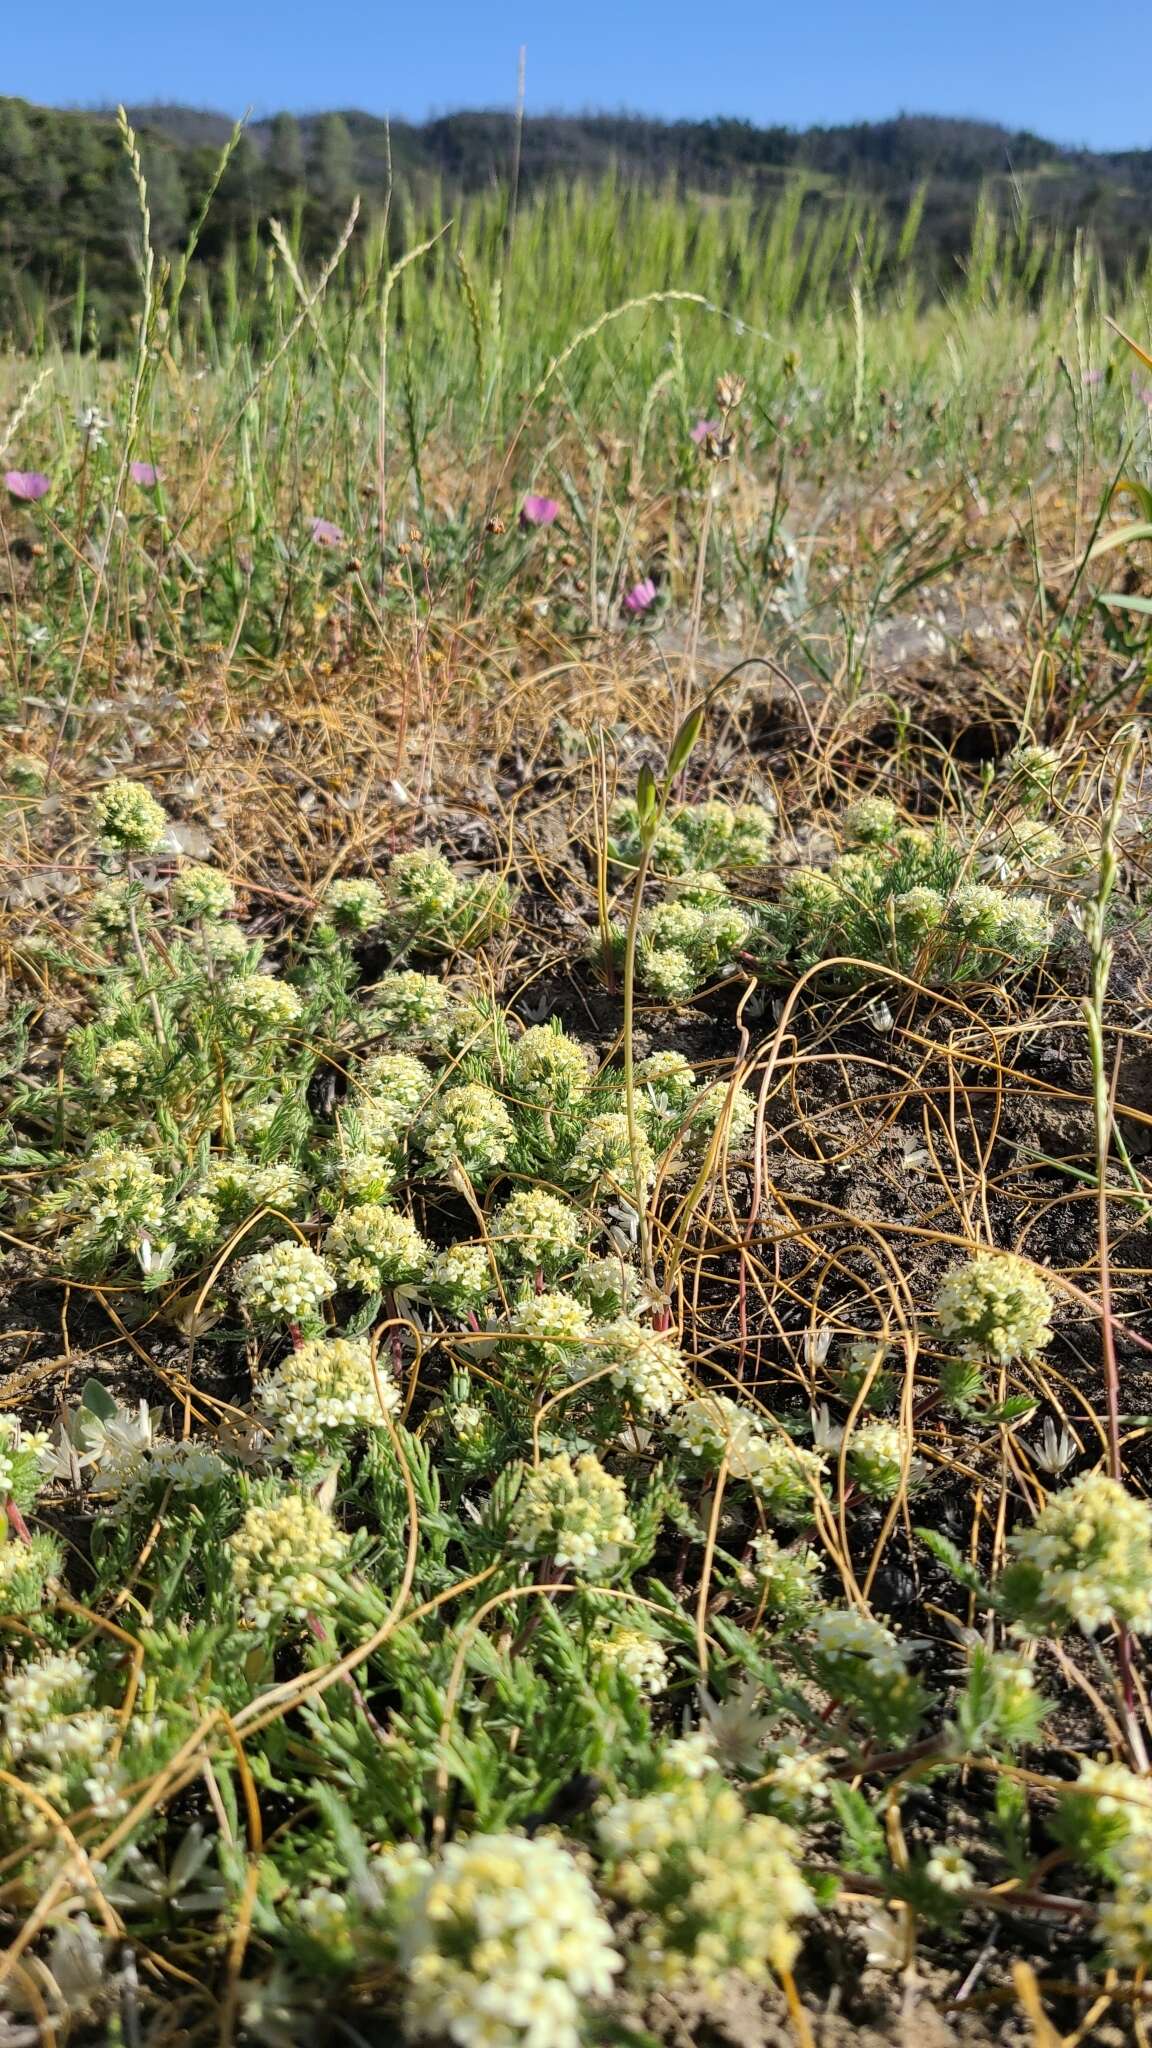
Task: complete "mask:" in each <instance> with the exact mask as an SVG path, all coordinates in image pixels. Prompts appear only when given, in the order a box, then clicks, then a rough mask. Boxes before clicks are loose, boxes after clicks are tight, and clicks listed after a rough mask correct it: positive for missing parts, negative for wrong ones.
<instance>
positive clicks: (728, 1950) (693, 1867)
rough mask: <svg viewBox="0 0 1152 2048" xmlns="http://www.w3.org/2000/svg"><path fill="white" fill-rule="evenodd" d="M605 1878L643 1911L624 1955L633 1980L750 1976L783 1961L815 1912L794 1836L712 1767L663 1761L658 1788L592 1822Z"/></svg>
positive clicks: (780, 1966)
mask: <svg viewBox="0 0 1152 2048" xmlns="http://www.w3.org/2000/svg"><path fill="white" fill-rule="evenodd" d="M598 1834H599V1838H600V1844H601V1849H602V1851H603V1854H604V1856H605V1859H606V1861H605V1870H604V1882H605V1883H606V1885H607V1887H608V1889H609V1890H610V1891H612V1892H614V1893H616V1895H617V1896H618V1897H619V1898H621V1899H622V1900H624V1901H625V1903H626V1904H627V1905H629V1906H631V1907H632V1908H634V1909H637V1910H638V1911H639V1912H640V1913H641V1914H643V1916H644V1917H643V1919H642V1920H641V1922H640V1925H639V1929H638V1932H637V1936H636V1941H635V1944H634V1947H633V1949H632V1953H631V1959H630V1960H631V1967H632V1970H633V1972H634V1974H635V1976H636V1977H637V1978H638V1979H639V1981H640V1982H641V1983H647V1984H655V1985H661V1986H668V1985H674V1984H677V1983H679V1982H682V1981H683V1980H684V1979H686V1978H687V1979H693V1980H695V1981H696V1982H698V1983H702V1984H714V1983H717V1982H718V1981H720V1980H722V1979H723V1978H724V1977H725V1976H726V1974H727V1973H728V1972H729V1971H732V1970H739V1971H741V1972H742V1974H743V1975H745V1976H747V1977H751V1978H752V1979H753V1981H763V1979H765V1978H766V1977H767V1976H768V1974H769V1972H770V1971H773V1970H777V1971H778V1970H786V1969H789V1968H791V1965H792V1962H793V1961H794V1959H795V1955H796V1951H797V1948H798V1947H799V1941H798V1938H797V1935H796V1933H795V1930H794V1922H795V1921H796V1920H798V1919H800V1918H801V1917H802V1916H803V1915H804V1914H807V1913H810V1912H812V1911H813V1908H814V1900H813V1897H812V1894H811V1892H810V1890H809V1888H808V1886H807V1884H806V1883H805V1881H804V1878H803V1876H802V1875H801V1872H800V1869H799V1866H798V1860H797V1859H798V1856H799V1851H800V1841H799V1837H798V1836H797V1835H796V1833H795V1832H794V1830H793V1829H792V1828H791V1827H789V1826H788V1825H787V1823H786V1822H784V1821H782V1820H779V1819H777V1818H776V1817H775V1816H774V1815H771V1814H750V1813H748V1812H747V1810H746V1808H745V1806H744V1803H743V1801H742V1800H741V1798H740V1797H739V1794H738V1793H737V1792H735V1791H734V1790H733V1788H732V1787H731V1786H730V1785H728V1784H726V1783H725V1782H724V1780H723V1778H722V1777H721V1776H720V1774H719V1772H717V1771H715V1770H711V1771H709V1770H705V1771H704V1772H703V1773H702V1774H701V1775H699V1776H691V1777H689V1776H687V1775H685V1774H684V1773H682V1772H681V1771H680V1770H678V1769H677V1768H676V1766H675V1763H673V1764H672V1765H671V1766H666V1768H665V1771H664V1773H663V1782H662V1783H661V1784H660V1786H659V1787H658V1789H657V1790H656V1791H655V1792H651V1793H648V1794H647V1795H646V1796H644V1797H642V1798H638V1799H620V1800H616V1801H615V1802H614V1803H613V1804H612V1805H610V1806H609V1807H608V1808H607V1809H606V1810H605V1811H604V1812H602V1813H601V1815H600V1817H599V1821H598Z"/></svg>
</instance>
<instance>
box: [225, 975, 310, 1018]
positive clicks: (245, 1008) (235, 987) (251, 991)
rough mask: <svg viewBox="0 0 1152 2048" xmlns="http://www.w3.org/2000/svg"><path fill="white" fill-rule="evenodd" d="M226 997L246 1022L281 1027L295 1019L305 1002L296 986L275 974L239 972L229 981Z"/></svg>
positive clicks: (231, 1007)
mask: <svg viewBox="0 0 1152 2048" xmlns="http://www.w3.org/2000/svg"><path fill="white" fill-rule="evenodd" d="M226 1001H227V1004H228V1008H229V1010H230V1011H231V1013H232V1014H233V1016H235V1017H239V1018H240V1019H241V1020H242V1021H243V1022H244V1023H245V1024H251V1025H253V1026H256V1025H263V1026H264V1027H265V1028H266V1029H267V1030H270V1031H280V1030H283V1029H284V1028H285V1026H286V1025H288V1024H293V1023H295V1021H296V1019H297V1017H298V1016H299V1015H300V1010H301V1002H300V998H299V996H298V995H297V993H296V991H295V989H294V988H289V986H288V983H287V982H286V981H281V980H280V979H279V977H278V976H277V975H275V974H238V975H236V976H235V977H234V979H233V980H232V981H230V982H229V983H228V985H227V991H226Z"/></svg>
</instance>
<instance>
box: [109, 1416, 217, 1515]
mask: <svg viewBox="0 0 1152 2048" xmlns="http://www.w3.org/2000/svg"><path fill="white" fill-rule="evenodd" d="M142 1413H144V1414H146V1413H147V1411H146V1410H143V1407H142ZM227 1473H228V1466H227V1464H226V1463H225V1461H224V1459H223V1458H222V1457H221V1456H220V1454H219V1452H218V1451H214V1450H213V1449H212V1447H211V1445H209V1444H203V1443H198V1442H196V1441H195V1440H194V1439H192V1438H188V1439H187V1440H183V1441H177V1440H176V1439H175V1438H173V1437H166V1436H157V1435H155V1434H154V1433H153V1430H152V1428H151V1422H150V1419H149V1422H148V1424H147V1426H145V1427H142V1428H141V1429H140V1431H139V1433H134V1432H133V1431H132V1430H131V1429H121V1430H114V1429H106V1430H104V1431H103V1432H102V1436H101V1442H100V1446H99V1449H98V1451H97V1453H96V1455H95V1456H94V1458H93V1460H92V1475H91V1479H90V1482H89V1487H90V1491H91V1493H92V1494H93V1496H94V1497H95V1498H96V1499H97V1500H102V1501H110V1502H114V1503H115V1504H116V1508H117V1510H118V1511H120V1512H124V1511H126V1510H127V1509H129V1508H132V1507H135V1506H136V1504H137V1502H138V1501H139V1500H140V1499H141V1498H142V1497H143V1496H144V1494H146V1493H147V1492H148V1490H149V1489H150V1488H151V1487H153V1486H155V1485H156V1484H158V1483H162V1484H163V1485H165V1486H168V1487H171V1488H172V1489H173V1491H174V1492H176V1493H199V1492H201V1491H203V1489H204V1488H205V1487H209V1486H218V1485H219V1483H220V1481H221V1480H222V1479H224V1478H226V1477H227Z"/></svg>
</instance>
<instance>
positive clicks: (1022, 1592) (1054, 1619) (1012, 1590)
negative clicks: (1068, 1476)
mask: <svg viewBox="0 0 1152 2048" xmlns="http://www.w3.org/2000/svg"><path fill="white" fill-rule="evenodd" d="M1009 1550H1010V1552H1011V1559H1010V1562H1009V1564H1008V1565H1007V1567H1006V1568H1005V1571H1004V1573H1003V1575H1002V1578H1001V1581H1000V1590H1001V1594H1002V1597H1003V1599H1004V1601H1005V1604H1006V1605H1007V1607H1008V1609H1009V1611H1010V1612H1011V1613H1013V1614H1014V1615H1015V1617H1016V1619H1017V1621H1018V1623H1019V1624H1020V1626H1021V1627H1022V1628H1026V1629H1029V1630H1031V1631H1036V1632H1041V1631H1044V1630H1049V1629H1060V1628H1068V1627H1074V1628H1079V1629H1082V1630H1083V1632H1084V1634H1085V1635H1094V1634H1095V1632H1096V1630H1097V1629H1101V1628H1106V1627H1108V1626H1109V1625H1110V1624H1111V1623H1113V1622H1120V1623H1123V1624H1124V1625H1125V1626H1126V1627H1128V1628H1131V1629H1134V1630H1135V1631H1136V1633H1137V1634H1138V1635H1147V1634H1149V1633H1152V1506H1150V1505H1149V1503H1148V1502H1147V1501H1145V1500H1137V1499H1135V1498H1134V1497H1133V1495H1132V1494H1130V1493H1128V1492H1126V1491H1125V1489H1124V1487H1123V1486H1121V1484H1120V1482H1119V1480H1117V1479H1109V1478H1108V1477H1107V1475H1106V1474H1105V1473H1103V1472H1086V1473H1085V1474H1084V1476H1083V1478H1081V1479H1077V1480H1075V1481H1074V1482H1073V1484H1072V1485H1071V1486H1069V1487H1067V1488H1066V1489H1065V1490H1064V1492H1063V1493H1056V1494H1052V1495H1051V1496H1050V1497H1049V1499H1048V1500H1047V1501H1046V1503H1045V1505H1044V1506H1043V1508H1042V1509H1041V1510H1040V1513H1039V1514H1038V1515H1037V1517H1036V1520H1035V1521H1034V1522H1033V1524H1032V1526H1031V1528H1030V1529H1022V1530H1019V1531H1017V1532H1016V1534H1015V1535H1013V1536H1012V1537H1010V1539H1009Z"/></svg>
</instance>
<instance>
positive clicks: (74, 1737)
mask: <svg viewBox="0 0 1152 2048" xmlns="http://www.w3.org/2000/svg"><path fill="white" fill-rule="evenodd" d="M91 1690H92V1673H91V1671H90V1669H89V1667H88V1666H87V1665H86V1664H85V1663H84V1662H83V1661H82V1659H81V1658H79V1657H77V1656H75V1655H72V1654H66V1655H53V1654H48V1655H46V1656H42V1657H39V1658H34V1659H32V1660H30V1661H29V1662H28V1663H27V1664H24V1665H22V1666H21V1667H20V1669H19V1670H18V1671H14V1672H13V1673H12V1674H11V1675H10V1676H9V1677H8V1678H6V1679H5V1680H4V1681H3V1687H2V1692H3V1708H2V1722H3V1731H4V1740H5V1743H6V1745H7V1748H8V1751H9V1754H10V1756H11V1758H12V1760H13V1762H14V1763H15V1764H16V1765H17V1766H18V1767H19V1770H20V1773H21V1775H22V1776H23V1777H25V1778H27V1779H28V1781H29V1782H30V1783H31V1784H34V1785H35V1788H36V1790H37V1791H38V1792H39V1793H40V1794H41V1795H42V1796H43V1797H44V1798H46V1799H48V1800H49V1801H50V1802H51V1804H52V1805H54V1806H56V1807H59V1808H67V1807H68V1806H69V1805H70V1804H71V1799H72V1797H73V1796H74V1794H75V1793H78V1794H79V1796H80V1797H81V1798H82V1799H83V1800H84V1801H85V1802H86V1803H90V1804H92V1805H93V1806H95V1807H96V1808H97V1810H98V1811H100V1812H102V1813H103V1812H107V1811H108V1810H109V1806H110V1801H111V1796H112V1790H113V1785H114V1780H115V1775H116V1772H115V1766H114V1765H113V1764H112V1762H111V1760H110V1757H109V1751H110V1749H111V1746H112V1743H113V1740H114V1737H115V1735H116V1732H117V1725H118V1724H117V1720H116V1716H115V1714H113V1713H112V1712H111V1711H110V1710H109V1709H108V1708H105V1707H93V1706H89V1704H88V1699H89V1695H90V1693H91ZM24 1813H25V1817H26V1819H27V1821H28V1822H29V1824H30V1827H31V1830H32V1832H34V1833H36V1834H39V1833H40V1832H41V1831H42V1830H43V1827H44V1819H43V1816H42V1814H41V1813H40V1812H39V1810H38V1809H36V1808H35V1807H33V1806H32V1805H31V1803H28V1804H27V1805H26V1806H25V1807H24Z"/></svg>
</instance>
